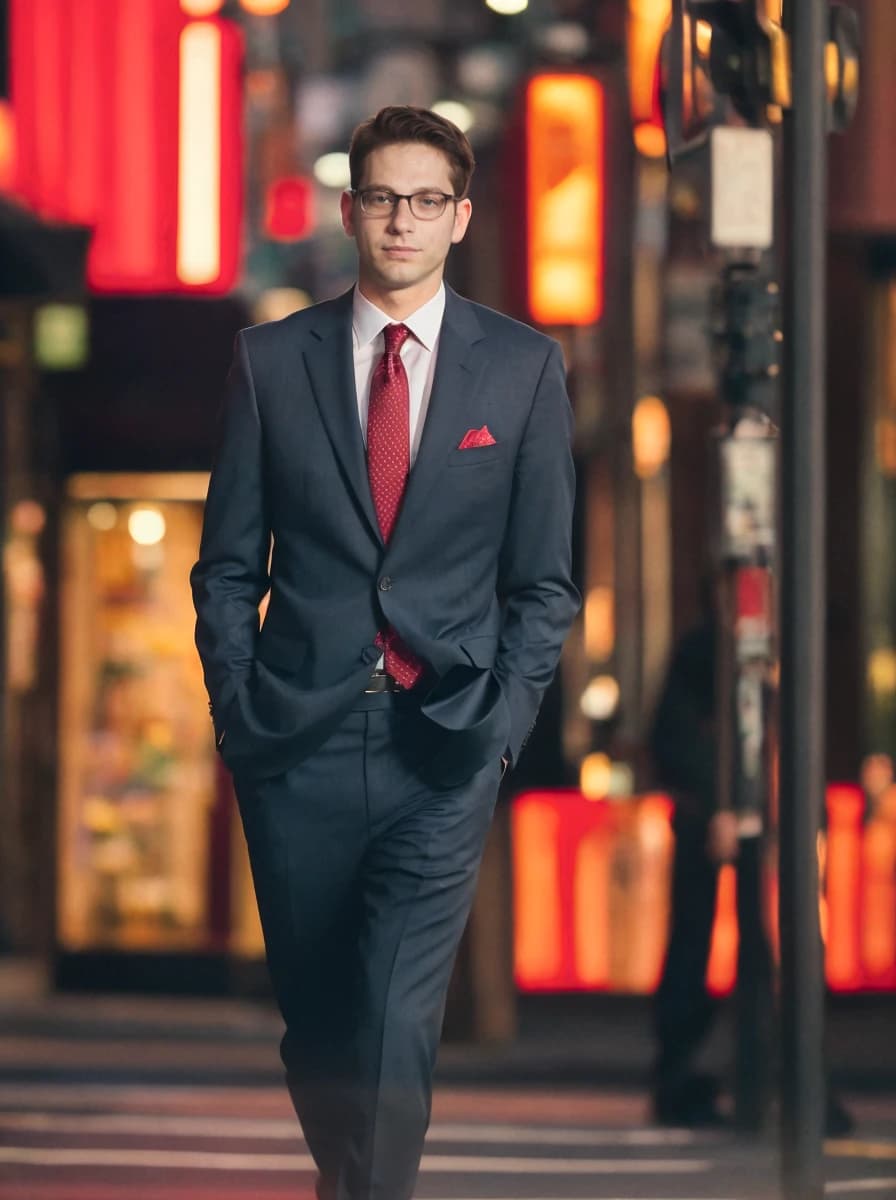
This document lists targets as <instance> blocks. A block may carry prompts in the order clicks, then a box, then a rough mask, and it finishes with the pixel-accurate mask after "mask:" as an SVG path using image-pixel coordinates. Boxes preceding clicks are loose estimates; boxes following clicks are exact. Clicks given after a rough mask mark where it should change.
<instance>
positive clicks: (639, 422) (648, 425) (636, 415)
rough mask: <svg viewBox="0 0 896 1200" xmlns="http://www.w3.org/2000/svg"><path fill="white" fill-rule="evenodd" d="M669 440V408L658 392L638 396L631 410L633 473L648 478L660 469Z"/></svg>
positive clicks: (670, 442) (666, 457) (667, 449)
mask: <svg viewBox="0 0 896 1200" xmlns="http://www.w3.org/2000/svg"><path fill="white" fill-rule="evenodd" d="M671 444H672V426H671V423H670V421H669V411H668V409H667V408H666V406H665V404H664V403H663V402H662V400H661V399H660V398H659V396H642V397H641V399H640V400H639V401H638V403H637V404H636V405H635V411H634V412H633V413H632V453H633V456H634V460H635V474H636V475H637V476H638V477H639V479H652V478H653V477H654V475H658V474H659V472H660V471H661V470H662V469H663V466H664V465H665V463H666V460H667V459H668V457H669V448H670V446H671Z"/></svg>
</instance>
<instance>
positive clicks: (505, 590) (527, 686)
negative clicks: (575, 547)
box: [494, 342, 581, 763]
mask: <svg viewBox="0 0 896 1200" xmlns="http://www.w3.org/2000/svg"><path fill="white" fill-rule="evenodd" d="M571 438H572V412H571V410H570V405H569V399H568V397H567V394H566V373H565V370H564V366H563V357H562V354H561V352H560V347H559V345H557V343H556V342H554V343H552V345H551V349H550V351H549V352H548V355H547V358H546V360H545V363H544V367H543V369H542V372H541V376H540V378H539V380H538V383H537V386H536V389H535V396H534V400H533V403H532V407H531V409H530V412H529V418H528V421H527V424H526V429H525V432H524V434H523V439H522V442H521V445H520V448H519V452H518V454H517V461H516V467H515V472H514V480H513V493H512V496H511V504H510V511H509V515H508V520H507V527H506V529H505V533H504V541H503V544H502V547H501V556H500V560H499V567H498V595H499V599H500V601H501V604H502V609H503V619H502V626H501V636H500V641H499V644H498V653H497V657H496V660H495V668H494V670H495V674H496V676H497V678H498V681H499V683H500V684H501V688H502V691H503V693H504V698H505V700H506V701H507V706H508V708H509V710H510V736H509V738H508V744H507V752H506V754H507V757H508V758H509V760H510V762H511V763H516V761H517V759H518V758H519V754H520V751H521V750H522V748H523V746H524V745H525V742H526V739H527V738H528V736H529V734H530V733H531V731H532V728H533V726H534V724H535V718H536V716H537V714H538V708H539V705H540V704H541V698H542V696H543V694H544V691H545V689H546V688H547V686H548V684H549V683H550V681H551V679H552V677H553V675H554V671H555V670H556V667H557V661H558V659H559V657H560V650H561V648H562V646H563V642H564V639H565V637H566V634H567V631H568V630H569V626H570V624H571V622H572V620H573V617H574V616H575V614H576V613H577V611H578V609H579V605H580V603H581V598H580V596H579V593H578V591H577V590H576V588H575V586H574V585H573V582H572V577H571V565H572V564H571V560H572V513H573V504H574V501H575V471H574V468H573V460H572V449H571Z"/></svg>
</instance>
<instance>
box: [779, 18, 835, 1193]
mask: <svg viewBox="0 0 896 1200" xmlns="http://www.w3.org/2000/svg"><path fill="white" fill-rule="evenodd" d="M784 21H785V27H786V28H787V30H788V32H789V34H790V38H791V47H792V55H793V61H792V68H793V108H792V110H791V112H790V113H789V114H787V116H786V118H785V120H786V125H785V137H786V142H785V148H786V155H785V161H786V163H787V168H788V171H789V178H788V180H787V192H786V210H787V231H786V234H787V249H788V251H789V254H788V258H789V262H788V271H787V277H786V302H785V304H786V307H785V312H786V324H785V337H786V342H785V347H786V359H787V374H786V387H785V393H784V404H783V412H782V465H783V469H782V477H783V478H782V483H783V489H782V554H781V568H782V572H781V573H782V624H781V633H782V639H781V641H782V663H781V790H780V796H781V826H780V855H781V857H780V912H779V916H780V929H781V1135H782V1139H781V1183H782V1192H783V1195H784V1196H785V1197H786V1200H821V1197H822V1195H823V1190H824V1185H823V1177H822V1176H823V1171H822V1166H823V1161H822V1129H823V1120H824V1106H825V1095H824V1091H825V1083H824V1069H823V1061H822V1029H823V1003H824V995H823V974H822V947H821V936H820V930H819V919H818V859H817V849H816V840H817V833H818V828H819V821H820V816H821V806H822V802H823V794H824V730H825V667H824V635H825V629H824V625H825V544H824V530H825V354H824V333H825V304H824V295H825V287H826V279H825V233H826V229H825V224H826V222H825V217H826V212H825V178H826V145H825V136H826V129H825V121H826V107H825V74H824V46H825V42H826V40H827V23H828V4H827V0H787V3H786V5H785V11H784Z"/></svg>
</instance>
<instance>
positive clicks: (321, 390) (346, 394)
mask: <svg viewBox="0 0 896 1200" xmlns="http://www.w3.org/2000/svg"><path fill="white" fill-rule="evenodd" d="M352 295H353V292H352V291H351V290H350V291H348V292H346V293H345V294H344V295H342V296H340V297H339V298H338V299H337V300H334V301H333V304H332V305H330V306H328V307H327V308H326V309H321V313H320V317H319V319H318V323H317V325H316V326H315V327H314V328H313V329H312V331H311V333H312V337H313V339H314V340H313V341H312V342H310V344H309V345H308V347H307V348H306V350H305V352H304V359H305V367H306V369H307V371H308V378H309V379H310V381H311V390H312V392H313V393H314V399H315V402H316V403H317V407H318V409H319V411H320V416H321V420H322V421H323V423H324V427H325V428H326V431H327V434H328V436H329V438H330V442H331V444H332V446H333V452H334V453H335V455H336V458H337V460H338V462H339V465H340V466H341V468H342V473H343V475H344V476H345V481H346V483H347V485H348V487H349V490H350V492H351V493H352V494H353V495H354V497H355V499H356V500H357V502H358V505H359V507H360V509H361V511H362V513H363V514H364V517H365V518H366V520H367V523H368V525H369V526H370V528H371V532H372V533H373V534H374V536H375V537H376V539H377V541H379V542H380V544H382V541H383V536H382V533H381V532H380V526H379V522H378V521H377V518H376V510H375V509H374V507H373V498H372V496H371V494H370V483H369V480H368V475H367V455H366V453H365V451H364V439H363V437H362V436H361V423H360V421H359V419H358V399H357V395H356V392H355V371H354V355H353V352H352Z"/></svg>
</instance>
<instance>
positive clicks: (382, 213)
mask: <svg viewBox="0 0 896 1200" xmlns="http://www.w3.org/2000/svg"><path fill="white" fill-rule="evenodd" d="M349 191H350V192H351V194H352V195H353V196H357V197H358V199H359V200H360V201H361V212H363V213H364V214H365V215H366V216H368V217H391V215H392V214H393V213H394V212H395V210H396V208H397V207H398V202H399V200H407V202H408V206H409V207H410V210H411V212H412V213H413V215H414V216H415V217H416V218H417V219H418V221H434V220H435V219H436V218H437V217H440V216H441V215H442V213H443V212H444V211H445V208H446V206H447V204H448V201H449V200H453V201H454V203H455V204H457V201H458V197H457V196H450V195H448V194H447V193H445V192H412V193H411V194H410V195H409V196H403V195H401V193H400V192H392V191H390V190H389V189H388V188H350V189H349Z"/></svg>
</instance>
